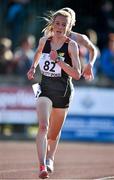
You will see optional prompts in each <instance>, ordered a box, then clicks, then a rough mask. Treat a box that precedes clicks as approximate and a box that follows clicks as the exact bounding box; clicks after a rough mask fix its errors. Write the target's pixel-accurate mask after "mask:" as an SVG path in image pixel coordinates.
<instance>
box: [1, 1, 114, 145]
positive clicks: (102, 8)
mask: <svg viewBox="0 0 114 180" xmlns="http://www.w3.org/2000/svg"><path fill="white" fill-rule="evenodd" d="M63 7H70V8H72V9H73V10H74V11H75V12H76V26H75V27H73V31H75V32H78V33H82V34H86V35H87V36H88V37H89V39H90V40H91V41H92V42H93V43H94V45H95V46H96V48H97V49H98V57H97V60H96V62H95V65H94V75H95V79H94V80H93V81H92V82H88V81H85V80H84V79H83V78H82V79H81V80H79V81H78V82H77V81H74V80H73V83H74V86H75V92H74V98H73V101H72V103H71V106H70V110H69V114H68V117H67V119H66V122H65V124H64V127H63V131H62V136H61V139H62V140H76V141H77V140H78V141H92V142H93V141H95V142H96V141H97V142H98V141H99V142H114V2H113V1H112V0H94V1H93V0H80V1H77V0H58V1H53V0H1V1H0V139H17V138H18V139H27V138H28V139H33V138H34V137H35V135H36V132H37V128H38V126H37V117H36V111H35V98H34V94H33V91H32V84H34V83H36V82H37V81H40V78H41V76H40V72H39V67H38V68H37V73H36V76H35V80H34V81H31V82H30V81H28V80H27V76H26V73H27V71H28V70H29V68H30V66H31V63H32V61H33V57H34V53H35V51H36V48H37V45H38V40H39V38H40V37H41V36H42V35H43V33H42V29H43V28H44V26H45V23H46V22H45V21H44V19H43V18H42V17H44V16H45V15H46V13H47V12H48V11H50V10H51V11H56V10H58V9H60V8H63ZM80 58H82V59H84V61H85V62H87V60H88V50H87V49H86V48H85V47H83V46H81V47H80Z"/></svg>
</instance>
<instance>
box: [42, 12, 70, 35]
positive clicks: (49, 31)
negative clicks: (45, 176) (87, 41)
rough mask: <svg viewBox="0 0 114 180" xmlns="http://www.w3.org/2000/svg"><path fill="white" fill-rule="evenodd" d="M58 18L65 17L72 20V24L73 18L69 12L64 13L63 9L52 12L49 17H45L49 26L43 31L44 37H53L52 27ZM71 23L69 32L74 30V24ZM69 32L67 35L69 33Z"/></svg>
mask: <svg viewBox="0 0 114 180" xmlns="http://www.w3.org/2000/svg"><path fill="white" fill-rule="evenodd" d="M57 16H64V17H68V18H70V21H71V22H72V18H71V15H70V13H69V12H67V11H64V10H63V9H61V10H58V11H56V12H52V11H50V14H49V15H48V17H44V19H45V20H46V21H47V24H46V27H45V28H44V29H43V30H42V32H44V35H45V36H48V37H50V36H52V35H53V27H52V24H53V22H54V20H55V18H56V17H57ZM71 22H70V27H69V29H68V32H69V31H70V30H71V28H72V23H71ZM68 32H67V33H68Z"/></svg>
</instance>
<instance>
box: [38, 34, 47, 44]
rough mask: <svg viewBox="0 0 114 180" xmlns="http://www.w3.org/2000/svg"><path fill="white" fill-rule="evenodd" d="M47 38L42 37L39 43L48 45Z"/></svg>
mask: <svg viewBox="0 0 114 180" xmlns="http://www.w3.org/2000/svg"><path fill="white" fill-rule="evenodd" d="M47 39H48V38H47V37H46V36H42V37H41V38H40V39H39V43H40V44H45V43H46V41H47Z"/></svg>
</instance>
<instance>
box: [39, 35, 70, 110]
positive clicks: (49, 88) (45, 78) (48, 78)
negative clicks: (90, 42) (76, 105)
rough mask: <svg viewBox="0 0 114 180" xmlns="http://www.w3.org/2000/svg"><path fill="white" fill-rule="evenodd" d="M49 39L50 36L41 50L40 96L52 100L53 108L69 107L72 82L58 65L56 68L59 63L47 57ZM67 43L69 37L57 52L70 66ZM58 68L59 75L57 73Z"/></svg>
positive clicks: (49, 47)
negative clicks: (42, 62)
mask: <svg viewBox="0 0 114 180" xmlns="http://www.w3.org/2000/svg"><path fill="white" fill-rule="evenodd" d="M50 41H51V38H50V39H48V40H47V41H46V43H45V46H44V48H43V51H42V55H43V58H42V59H41V61H45V62H44V64H43V65H41V73H42V79H41V83H40V85H41V94H40V97H42V96H45V97H48V98H49V99H50V100H51V101H52V105H53V107H54V108H67V107H69V103H70V99H71V95H72V92H73V84H72V81H71V77H70V76H69V75H68V74H67V73H65V72H64V71H63V70H62V69H61V68H60V67H58V68H59V69H57V68H56V66H59V65H57V64H56V63H55V62H53V61H52V62H51V61H50V59H49V58H48V57H49V53H50V51H51V45H50ZM68 43H69V39H68V40H67V41H66V42H65V43H64V44H63V45H62V47H61V48H60V49H58V50H57V53H58V55H60V56H62V57H63V58H64V62H66V63H67V64H69V65H70V66H72V62H71V58H70V56H69V54H68ZM46 58H47V59H46ZM39 64H40V63H39ZM42 69H43V71H42ZM56 69H57V70H56ZM60 69H61V75H60V74H59V73H58V72H59V71H60Z"/></svg>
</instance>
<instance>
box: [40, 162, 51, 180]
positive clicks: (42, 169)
mask: <svg viewBox="0 0 114 180" xmlns="http://www.w3.org/2000/svg"><path fill="white" fill-rule="evenodd" d="M39 178H41V179H46V178H49V174H48V171H47V168H46V167H45V166H43V165H41V166H40V173H39Z"/></svg>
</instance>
